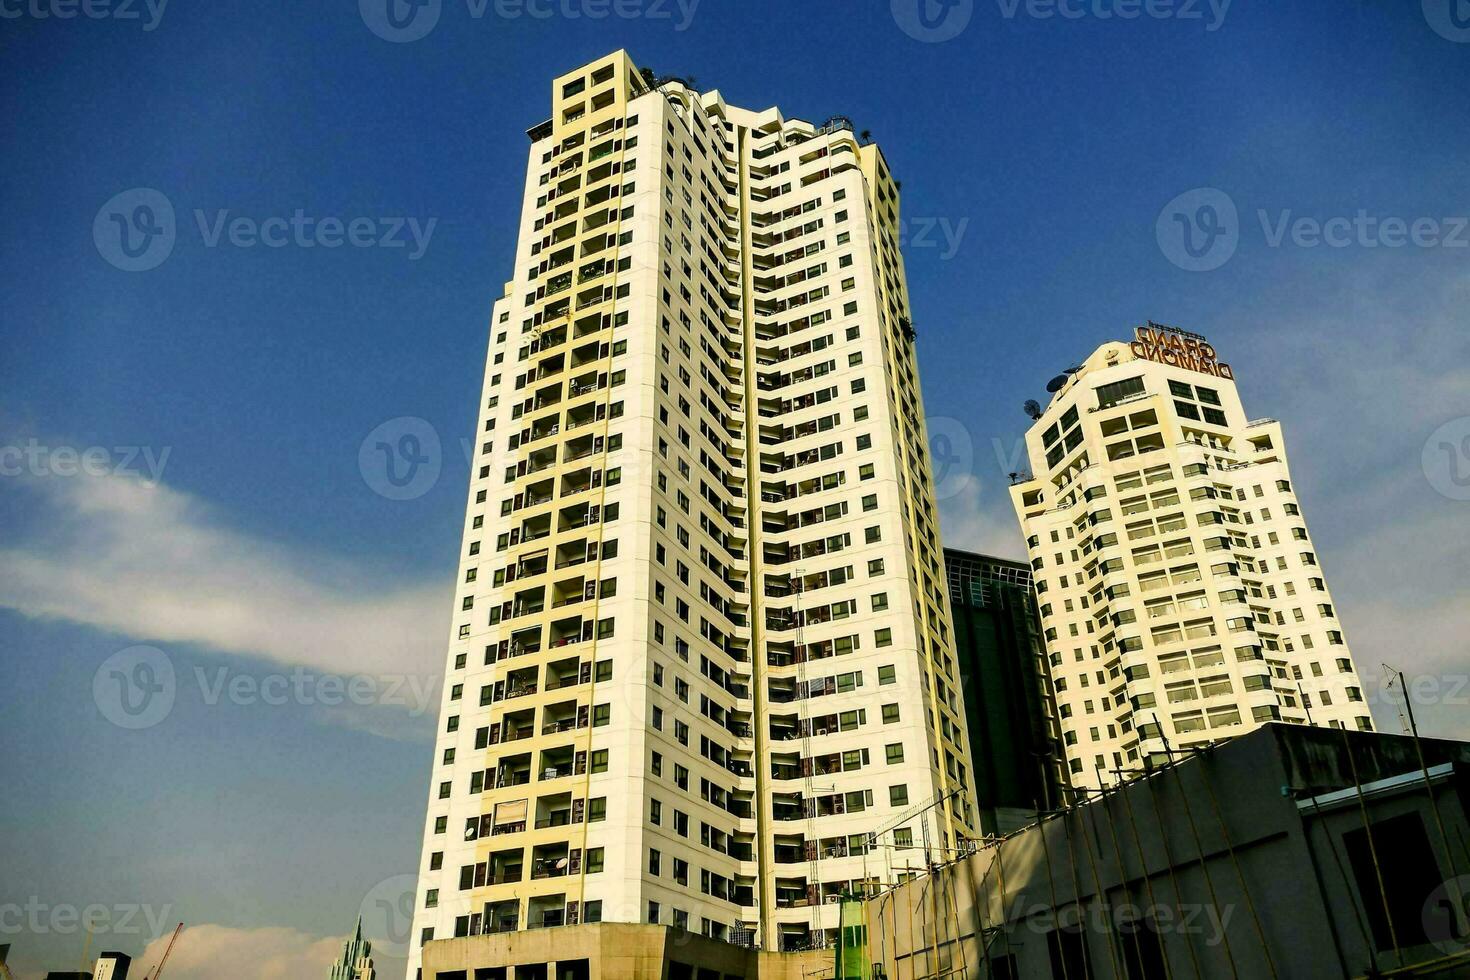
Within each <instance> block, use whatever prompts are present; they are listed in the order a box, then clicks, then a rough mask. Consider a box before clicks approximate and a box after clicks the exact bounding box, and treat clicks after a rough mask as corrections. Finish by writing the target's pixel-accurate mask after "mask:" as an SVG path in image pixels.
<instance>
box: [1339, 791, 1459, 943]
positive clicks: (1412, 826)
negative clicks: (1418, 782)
mask: <svg viewBox="0 0 1470 980" xmlns="http://www.w3.org/2000/svg"><path fill="white" fill-rule="evenodd" d="M1371 829H1372V834H1373V839H1374V840H1375V841H1378V842H1379V843H1378V849H1379V854H1380V855H1381V854H1382V853H1383V847H1384V845H1383V843H1382V842H1383V841H1392V842H1393V844H1392V849H1393V854H1394V857H1393V859H1392V860H1390V861H1375V860H1374V859H1373V853H1372V849H1371V846H1370V844H1369V840H1368V831H1367V830H1365V829H1362V828H1358V829H1355V830H1349V831H1347V832H1346V833H1344V834H1343V835H1342V843H1343V848H1344V850H1346V851H1347V858H1348V864H1349V866H1350V867H1351V868H1352V874H1353V879H1354V881H1355V882H1356V883H1357V886H1358V894H1359V896H1360V897H1361V902H1362V907H1363V909H1364V910H1365V912H1366V913H1367V916H1368V926H1369V930H1370V931H1371V932H1372V933H1373V943H1374V945H1375V946H1377V947H1378V949H1379V950H1390V949H1393V948H1394V947H1395V946H1399V947H1405V948H1407V947H1410V946H1418V945H1421V944H1423V943H1427V942H1429V941H1430V937H1431V936H1452V935H1456V934H1457V932H1456V929H1457V925H1456V923H1455V921H1454V912H1453V911H1452V908H1451V905H1450V903H1449V902H1448V901H1444V902H1440V903H1437V905H1435V903H1426V898H1427V897H1428V896H1430V895H1432V894H1434V893H1435V890H1436V889H1438V888H1440V887H1442V886H1441V879H1442V878H1443V877H1444V876H1443V875H1442V874H1441V872H1440V871H1439V862H1438V860H1437V859H1436V858H1435V855H1434V851H1433V849H1432V848H1431V847H1430V844H1429V837H1428V834H1427V833H1426V832H1425V829H1424V821H1423V819H1422V818H1421V817H1420V816H1419V814H1418V813H1405V814H1401V815H1399V816H1396V817H1389V818H1387V819H1380V820H1374V821H1373V825H1372V828H1371ZM1380 873H1381V880H1382V887H1383V893H1382V896H1381V900H1380V894H1379V881H1380V877H1379V876H1380ZM1385 905H1387V906H1388V908H1389V909H1390V910H1391V911H1390V913H1389V914H1392V916H1393V919H1392V926H1391V927H1390V924H1389V919H1388V917H1387V915H1386V914H1385V912H1384V906H1385ZM1431 905H1434V907H1431ZM1421 909H1423V910H1424V911H1423V914H1422V915H1421V914H1420V910H1421Z"/></svg>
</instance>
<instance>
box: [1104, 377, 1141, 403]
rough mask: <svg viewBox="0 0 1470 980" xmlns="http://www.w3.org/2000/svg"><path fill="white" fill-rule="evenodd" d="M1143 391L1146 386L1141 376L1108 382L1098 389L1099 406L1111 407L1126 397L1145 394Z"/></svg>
mask: <svg viewBox="0 0 1470 980" xmlns="http://www.w3.org/2000/svg"><path fill="white" fill-rule="evenodd" d="M1143 392H1144V386H1143V378H1142V377H1141V376H1140V377H1137V378H1125V379H1124V380H1122V381H1115V382H1113V383H1112V384H1106V385H1103V386H1102V387H1100V388H1098V389H1097V407H1098V408H1110V407H1112V406H1113V405H1116V404H1118V403H1119V402H1121V401H1123V400H1124V399H1125V398H1132V397H1133V396H1134V395H1141V394H1143Z"/></svg>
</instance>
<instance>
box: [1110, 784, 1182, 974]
mask: <svg viewBox="0 0 1470 980" xmlns="http://www.w3.org/2000/svg"><path fill="white" fill-rule="evenodd" d="M1095 771H1096V773H1097V783H1098V786H1100V787H1104V788H1102V789H1099V790H1098V793H1099V799H1098V803H1097V805H1098V806H1099V807H1101V808H1102V810H1103V818H1104V819H1103V822H1104V823H1106V824H1107V825H1108V831H1109V833H1110V834H1111V836H1112V838H1113V855H1114V858H1113V859H1114V860H1115V861H1116V862H1117V864H1118V885H1119V887H1121V888H1122V889H1123V897H1124V898H1125V899H1127V900H1128V904H1129V905H1132V904H1133V886H1131V885H1130V884H1128V870H1127V867H1126V865H1125V864H1124V857H1123V845H1122V844H1121V843H1120V842H1119V840H1118V826H1117V824H1115V823H1114V822H1113V811H1112V806H1111V805H1110V804H1109V802H1108V791H1107V789H1106V786H1107V780H1106V779H1105V778H1104V777H1105V776H1106V773H1104V772H1103V771H1102V768H1101V767H1100V766H1099V767H1095ZM1096 816H1097V814H1096V813H1094V814H1093V817H1094V818H1096ZM1096 824H1097V821H1096V819H1094V820H1093V826H1094V831H1095V830H1096ZM1097 849H1098V851H1099V852H1101V851H1102V841H1101V840H1099V841H1098V845H1097ZM1141 871H1142V874H1143V880H1144V882H1145V883H1147V881H1148V869H1146V868H1143V869H1141ZM1151 894H1152V892H1150V895H1151ZM1150 900H1152V899H1151V898H1150ZM1159 953H1160V955H1161V956H1162V955H1163V942H1162V940H1160V943H1159ZM1133 954H1134V956H1136V957H1137V958H1138V962H1139V963H1140V964H1141V963H1142V962H1143V939H1142V938H1141V937H1140V936H1139V935H1138V929H1136V928H1135V929H1134V930H1133ZM1163 958H1164V977H1165V980H1173V975H1172V974H1171V973H1170V972H1169V958H1168V956H1164V957H1163Z"/></svg>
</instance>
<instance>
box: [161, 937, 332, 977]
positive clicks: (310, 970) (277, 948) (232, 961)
mask: <svg viewBox="0 0 1470 980" xmlns="http://www.w3.org/2000/svg"><path fill="white" fill-rule="evenodd" d="M168 942H169V937H168V936H161V937H159V938H158V939H155V940H153V941H152V942H151V943H149V944H148V948H147V949H146V950H144V952H143V954H142V956H140V957H138V959H139V961H140V964H139V966H140V968H141V967H142V966H152V965H154V964H156V963H158V962H159V960H160V959H162V957H163V951H164V949H165V948H166V947H167V946H168ZM342 942H343V941H342V940H341V939H320V938H317V937H315V936H310V935H307V934H306V933H304V932H298V931H297V930H295V929H287V928H262V929H234V928H230V927H229V926H218V925H196V926H187V927H185V929H184V931H183V932H182V933H180V934H179V939H178V942H177V943H175V944H174V949H173V952H171V953H170V954H169V958H168V975H169V980H300V978H302V977H324V976H326V975H327V973H328V971H329V970H331V968H332V961H333V960H334V959H336V958H337V956H338V955H339V954H340V953H341V951H342Z"/></svg>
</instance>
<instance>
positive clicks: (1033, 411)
mask: <svg viewBox="0 0 1470 980" xmlns="http://www.w3.org/2000/svg"><path fill="white" fill-rule="evenodd" d="M1021 409H1022V411H1024V412H1025V413H1026V414H1027V415H1029V416H1030V417H1031V421H1033V422H1034V421H1036V420H1037V419H1039V418H1041V404H1040V403H1039V402H1037V401H1036V399H1034V398H1032V399H1029V400H1028V401H1027V402H1026V404H1025V405H1022V406H1021Z"/></svg>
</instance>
